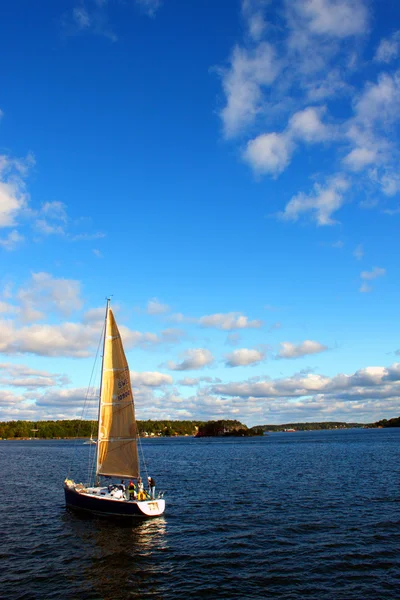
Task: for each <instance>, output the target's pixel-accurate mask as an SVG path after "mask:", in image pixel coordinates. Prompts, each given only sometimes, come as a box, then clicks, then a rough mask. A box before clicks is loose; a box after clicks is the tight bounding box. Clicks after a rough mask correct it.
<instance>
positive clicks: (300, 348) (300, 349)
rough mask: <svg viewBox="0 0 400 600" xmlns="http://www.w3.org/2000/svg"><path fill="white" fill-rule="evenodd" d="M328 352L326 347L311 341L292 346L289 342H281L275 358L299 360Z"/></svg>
mask: <svg viewBox="0 0 400 600" xmlns="http://www.w3.org/2000/svg"><path fill="white" fill-rule="evenodd" d="M325 350H328V347H327V346H324V345H323V344H320V343H319V342H315V341H313V340H305V341H304V342H301V344H292V343H291V342H282V343H281V349H280V351H279V352H278V354H277V358H301V357H302V356H307V355H308V354H318V353H320V352H324V351H325Z"/></svg>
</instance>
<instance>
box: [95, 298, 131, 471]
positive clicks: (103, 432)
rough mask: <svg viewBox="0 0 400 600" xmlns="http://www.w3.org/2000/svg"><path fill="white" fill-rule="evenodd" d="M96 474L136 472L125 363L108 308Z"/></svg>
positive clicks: (122, 349) (118, 337) (129, 395)
mask: <svg viewBox="0 0 400 600" xmlns="http://www.w3.org/2000/svg"><path fill="white" fill-rule="evenodd" d="M96 474H97V475H107V476H111V477H122V476H123V477H135V478H136V477H139V474H140V469H139V458H138V451H137V432H136V420H135V408H134V401H133V394H132V387H131V382H130V374H129V366H128V363H127V360H126V356H125V352H124V348H123V345H122V340H121V336H120V334H119V331H118V327H117V324H116V322H115V319H114V315H113V313H112V310H111V309H110V308H108V309H107V318H106V331H105V336H104V352H103V372H102V386H101V397H100V409H99V436H98V449H97V465H96Z"/></svg>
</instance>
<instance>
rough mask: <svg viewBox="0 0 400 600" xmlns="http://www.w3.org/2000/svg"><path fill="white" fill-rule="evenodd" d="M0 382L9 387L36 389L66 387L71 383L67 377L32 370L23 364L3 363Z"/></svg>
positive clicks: (0, 366) (0, 370)
mask: <svg viewBox="0 0 400 600" xmlns="http://www.w3.org/2000/svg"><path fill="white" fill-rule="evenodd" d="M0 382H1V384H2V385H3V386H7V387H22V388H26V389H36V388H43V387H54V386H57V385H64V384H66V383H69V378H68V377H67V376H66V375H61V374H59V373H49V372H48V371H44V370H39V369H32V368H30V367H28V366H26V365H22V364H14V363H1V364H0Z"/></svg>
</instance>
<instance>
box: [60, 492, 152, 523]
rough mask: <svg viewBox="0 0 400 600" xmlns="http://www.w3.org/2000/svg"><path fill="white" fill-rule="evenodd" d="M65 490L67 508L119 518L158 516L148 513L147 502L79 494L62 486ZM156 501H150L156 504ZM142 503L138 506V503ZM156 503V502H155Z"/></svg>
mask: <svg viewBox="0 0 400 600" xmlns="http://www.w3.org/2000/svg"><path fill="white" fill-rule="evenodd" d="M64 491H65V502H66V505H67V507H68V508H72V509H73V510H77V511H85V512H87V513H91V514H93V515H96V516H103V517H120V518H136V517H139V518H146V517H151V516H158V515H156V514H149V513H148V510H147V506H146V505H147V504H149V503H147V502H143V503H137V502H128V501H122V502H121V501H116V500H109V499H107V498H102V497H101V496H97V497H96V496H88V495H85V494H81V493H79V492H77V491H76V490H74V489H71V488H69V487H67V486H66V487H64ZM156 502H157V501H155V502H153V503H150V505H151V504H156ZM141 504H142V505H143V506H142V508H143V510H142V509H141V508H140V505H141ZM157 504H158V502H157ZM146 513H147V514H146Z"/></svg>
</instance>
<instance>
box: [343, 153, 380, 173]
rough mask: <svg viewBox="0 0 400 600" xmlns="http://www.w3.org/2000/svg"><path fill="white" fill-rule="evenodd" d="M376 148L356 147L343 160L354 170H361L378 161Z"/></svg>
mask: <svg viewBox="0 0 400 600" xmlns="http://www.w3.org/2000/svg"><path fill="white" fill-rule="evenodd" d="M376 157H377V153H376V150H371V149H368V148H354V149H353V150H352V151H351V152H350V153H349V154H348V155H347V156H346V157H345V158H344V160H343V162H344V164H345V165H346V166H347V167H348V168H349V169H351V170H352V171H361V170H362V169H364V167H366V166H367V165H371V164H374V163H375V161H376Z"/></svg>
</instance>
